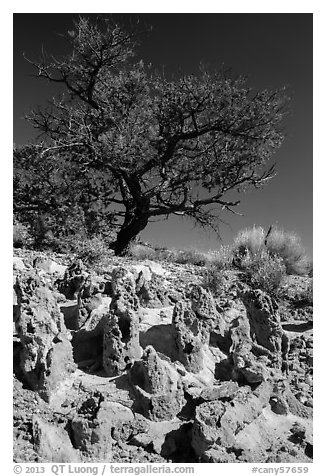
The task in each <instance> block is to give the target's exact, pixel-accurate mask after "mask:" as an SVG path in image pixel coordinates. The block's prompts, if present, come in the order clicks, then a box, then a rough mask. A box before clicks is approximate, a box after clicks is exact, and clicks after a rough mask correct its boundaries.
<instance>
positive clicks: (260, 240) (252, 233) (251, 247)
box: [233, 226, 266, 256]
mask: <svg viewBox="0 0 326 476" xmlns="http://www.w3.org/2000/svg"><path fill="white" fill-rule="evenodd" d="M265 236H266V232H265V230H264V228H262V227H261V226H259V227H256V226H254V227H253V228H247V229H245V230H242V231H240V232H239V233H238V235H237V236H236V237H235V240H234V245H233V254H234V255H235V256H236V255H237V254H240V255H241V254H242V253H244V252H245V250H247V251H248V252H249V253H251V254H253V255H254V254H257V253H259V252H260V251H261V250H262V249H263V248H264V241H265Z"/></svg>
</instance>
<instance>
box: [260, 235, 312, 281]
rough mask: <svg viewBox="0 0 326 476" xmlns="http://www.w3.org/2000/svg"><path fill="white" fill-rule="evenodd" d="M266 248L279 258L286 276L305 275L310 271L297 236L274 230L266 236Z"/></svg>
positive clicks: (309, 265)
mask: <svg viewBox="0 0 326 476" xmlns="http://www.w3.org/2000/svg"><path fill="white" fill-rule="evenodd" d="M266 247H267V249H268V250H269V252H270V253H271V254H273V255H276V256H280V257H281V258H282V259H283V262H284V264H285V266H286V271H287V273H288V274H298V275H305V274H308V273H309V271H310V269H311V261H310V260H309V258H308V257H307V256H306V252H305V249H304V247H303V246H302V244H301V240H300V238H299V236H297V235H296V234H295V233H291V232H285V231H284V230H280V229H274V230H272V231H271V233H270V235H269V236H268V239H267V243H266Z"/></svg>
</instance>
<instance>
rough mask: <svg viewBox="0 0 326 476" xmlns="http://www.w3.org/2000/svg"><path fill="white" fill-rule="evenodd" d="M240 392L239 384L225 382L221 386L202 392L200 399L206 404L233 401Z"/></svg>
mask: <svg viewBox="0 0 326 476" xmlns="http://www.w3.org/2000/svg"><path fill="white" fill-rule="evenodd" d="M238 390H239V385H238V384H237V382H223V383H221V384H220V385H213V386H212V387H208V388H205V389H204V390H202V391H201V393H200V395H199V398H200V399H201V400H204V401H206V402H210V401H213V400H220V399H225V398H228V399H231V398H233V397H234V396H235V395H236V393H237V392H238Z"/></svg>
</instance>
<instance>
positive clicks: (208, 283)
mask: <svg viewBox="0 0 326 476" xmlns="http://www.w3.org/2000/svg"><path fill="white" fill-rule="evenodd" d="M201 285H202V286H203V288H205V289H207V290H209V291H210V292H211V293H212V294H213V296H215V297H217V296H219V295H220V294H221V293H222V291H223V287H224V278H223V271H222V270H221V269H220V268H218V267H216V266H215V265H210V266H209V267H208V268H207V271H206V274H205V276H204V278H203V280H202V283H201Z"/></svg>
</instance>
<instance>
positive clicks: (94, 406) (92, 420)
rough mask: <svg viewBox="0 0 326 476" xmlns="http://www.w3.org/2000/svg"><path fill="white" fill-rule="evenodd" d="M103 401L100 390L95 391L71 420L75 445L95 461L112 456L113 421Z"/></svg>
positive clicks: (105, 459)
mask: <svg viewBox="0 0 326 476" xmlns="http://www.w3.org/2000/svg"><path fill="white" fill-rule="evenodd" d="M103 403H104V398H103V396H102V395H101V394H100V392H94V393H93V395H90V396H89V398H87V399H86V400H85V401H84V402H83V403H82V404H81V405H80V406H79V408H78V409H77V416H76V417H74V418H73V419H72V421H71V429H72V433H73V438H74V444H75V447H77V448H78V449H79V450H80V451H82V452H83V453H84V454H86V455H87V456H88V457H89V458H91V460H92V461H93V462H104V461H108V460H109V459H110V458H111V448H112V438H111V429H112V421H111V418H108V416H109V415H108V412H107V409H106V408H105V407H104V406H102V405H103Z"/></svg>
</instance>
